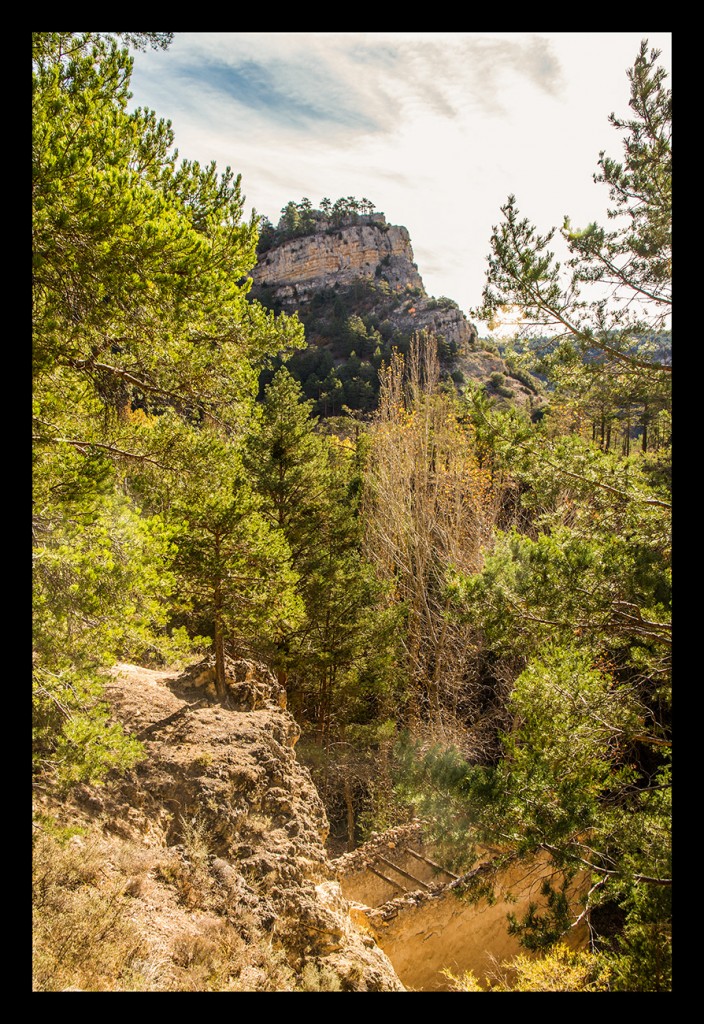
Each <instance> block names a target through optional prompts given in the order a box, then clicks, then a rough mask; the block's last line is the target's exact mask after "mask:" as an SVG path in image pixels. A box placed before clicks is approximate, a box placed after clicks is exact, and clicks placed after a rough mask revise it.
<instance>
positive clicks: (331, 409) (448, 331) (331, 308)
mask: <svg viewBox="0 0 704 1024" xmlns="http://www.w3.org/2000/svg"><path fill="white" fill-rule="evenodd" d="M251 276H252V281H253V285H252V292H251V295H252V298H254V299H256V300H258V301H260V302H261V303H262V304H263V305H265V306H267V307H268V308H270V309H273V310H275V311H277V312H285V313H297V314H298V316H299V318H300V320H301V321H302V322H303V324H304V325H305V329H306V340H307V347H306V348H305V349H304V350H303V351H302V352H297V353H295V354H294V355H293V357H292V358H291V359H290V361H289V363H288V366H289V369H290V370H291V372H292V374H293V376H294V377H295V378H296V379H297V380H299V381H300V383H301V384H302V386H303V389H304V391H305V394H306V397H308V398H310V399H313V400H314V401H315V402H316V403H317V404H316V410H315V411H316V412H317V413H318V414H320V415H322V416H327V415H337V414H339V413H340V412H341V411H342V410H343V408H347V409H350V410H356V411H360V412H362V413H366V412H370V411H371V410H372V409H374V408H375V407H376V403H377V399H378V374H379V370H380V369H381V366H382V364H386V365H388V363H389V361H390V358H391V353H392V351H393V349H398V350H399V351H400V352H402V353H407V352H408V349H409V346H410V341H411V338H412V337H413V335H414V334H415V333H417V332H428V333H429V334H431V335H433V336H435V337H436V338H437V342H438V351H439V355H440V359H441V365H442V368H443V374H444V377H445V379H446V380H451V381H452V382H453V383H454V385H455V386H456V387H457V388H458V389H460V390H463V389H464V388H466V387H467V386H470V385H475V386H476V385H481V386H482V387H484V388H485V389H486V391H487V394H488V395H489V396H490V397H491V398H493V399H494V400H495V401H496V402H497V404H499V405H502V404H503V405H506V404H515V405H518V406H520V407H522V408H524V409H525V410H527V411H528V412H529V413H530V412H533V411H535V410H536V409H538V408H540V407H541V406H542V405H543V404H544V398H543V396H542V395H541V386H540V383H539V382H538V381H537V379H536V380H535V381H533V380H532V379H531V378H529V377H527V375H525V374H522V375H521V379H518V378H517V377H516V376H514V371H512V370H511V369H510V368H509V366H508V365H507V363H506V362H505V360H504V359H503V358H502V357H501V356H500V355H499V354H498V352H496V351H492V350H489V348H488V347H485V346H484V345H483V343H482V342H481V341H480V340H479V338H478V335H477V330H476V327H475V326H474V324H472V323H471V322H470V321H469V320H468V319H467V317H466V316H465V315H464V313H463V312H462V310H461V309H460V308H459V306H458V305H457V303H456V302H454V301H453V300H452V299H450V298H447V297H446V296H441V297H440V298H435V297H433V296H429V295H428V293H427V292H426V289H425V286H424V284H423V279H422V277H421V275H420V273H419V270H418V266H417V264H416V263H415V261H414V254H413V248H412V245H411V239H410V236H409V233H408V230H407V228H405V227H403V226H397V225H392V224H388V223H387V221H386V217H385V216H384V214H383V213H370V214H365V215H359V214H348V215H346V216H341V217H338V218H337V219H336V220H335V221H334V222H333V221H330V220H329V219H327V218H325V217H324V216H323V215H322V214H321V212H320V211H313V214H312V215H311V219H310V222H309V227H308V228H307V229H306V228H301V227H299V228H298V229H297V231H296V233H295V234H294V235H293V237H290V233H289V232H287V231H286V230H285V225H284V218H282V222H281V223H280V225H279V227H278V229H271V230H269V231H268V232H264V233H263V235H262V241H260V247H259V258H258V261H257V265H256V266H255V268H254V269H253V271H252V275H251Z"/></svg>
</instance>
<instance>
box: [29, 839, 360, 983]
mask: <svg viewBox="0 0 704 1024" xmlns="http://www.w3.org/2000/svg"><path fill="white" fill-rule="evenodd" d="M233 874H234V872H233ZM33 918H34V920H33V935H34V940H33V941H34V950H33V961H34V971H33V990H34V991H37V992H56V991H66V990H72V989H73V990H75V989H78V990H82V991H92V992H106V991H112V992H138V991H151V992H244V991H255V992H275V991H339V990H340V982H339V979H338V978H337V976H336V975H335V974H334V973H333V972H332V971H329V970H326V969H325V968H322V969H321V968H319V967H318V966H317V965H314V964H312V963H309V964H307V965H303V967H302V968H301V969H300V970H298V971H297V970H296V969H294V967H293V966H292V965H291V964H290V963H289V961H288V960H287V958H286V955H285V953H284V952H283V950H282V949H281V948H278V947H277V944H276V940H275V929H273V928H272V929H271V930H269V931H267V930H266V929H264V928H263V927H262V924H261V921H259V920H258V919H257V916H256V914H255V913H254V912H253V911H252V910H251V909H250V908H249V907H248V906H247V903H246V901H243V899H242V892H241V889H239V888H238V886H237V884H236V883H235V882H234V881H233V880H232V879H228V878H227V877H223V874H222V871H220V872H219V871H218V864H217V859H216V858H215V859H213V858H212V856H211V855H210V852H209V848H208V837H207V833H206V831H205V829H204V828H203V827H202V826H201V825H199V824H198V822H195V823H192V822H187V823H184V829H183V843H182V844H181V846H180V847H179V848H171V849H166V848H163V849H161V850H155V849H154V848H153V847H149V848H147V847H145V846H144V845H143V844H141V843H140V842H137V841H134V840H125V839H123V838H117V837H109V836H106V835H105V834H103V833H101V832H100V830H99V829H98V828H97V827H95V826H94V827H93V828H91V829H81V830H77V829H64V830H61V829H59V828H57V827H55V826H52V825H51V823H50V822H48V821H47V820H46V819H45V820H43V821H42V823H41V824H39V825H35V838H34V848H33Z"/></svg>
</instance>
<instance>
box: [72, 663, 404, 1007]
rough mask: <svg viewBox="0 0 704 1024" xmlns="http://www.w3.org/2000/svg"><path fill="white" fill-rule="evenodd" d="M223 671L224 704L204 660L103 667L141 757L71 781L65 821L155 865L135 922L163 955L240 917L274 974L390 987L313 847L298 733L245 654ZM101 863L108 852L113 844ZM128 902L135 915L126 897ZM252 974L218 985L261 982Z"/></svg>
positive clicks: (346, 986) (278, 692)
mask: <svg viewBox="0 0 704 1024" xmlns="http://www.w3.org/2000/svg"><path fill="white" fill-rule="evenodd" d="M227 670H228V691H229V694H228V701H227V702H226V703H229V704H230V705H231V706H226V705H225V704H223V703H216V702H214V701H213V700H212V695H211V692H210V691H211V687H212V680H213V664H212V662H211V661H209V660H206V661H204V662H201V663H200V664H199V665H197V666H195V667H194V668H193V669H191V670H190V671H188V672H184V673H180V674H178V675H176V674H168V673H165V672H155V671H150V670H147V669H143V668H139V667H137V666H134V665H119V666H117V667H116V669H115V670H114V672H113V675H112V678H111V679H110V681H109V683H108V685H107V689H106V696H107V698H108V699H109V701H110V704H111V706H112V708H113V711H114V715H115V718H116V719H117V720H119V721H120V722H121V723H122V724H123V725H124V726H125V727H126V729H127V730H128V731H129V732H130V733H131V734H133V735H135V736H137V737H138V738H139V739H140V740H141V741H142V742H143V744H144V748H145V751H146V755H147V756H146V758H145V759H144V760H143V761H142V762H141V764H139V765H138V766H137V767H136V768H135V769H133V770H132V771H131V772H130V773H129V774H128V775H127V777H121V778H116V779H115V780H113V781H112V782H111V783H110V784H109V785H107V786H105V787H100V788H96V787H89V786H83V787H81V788H80V789H79V790H78V791H77V794H76V798H75V799H76V802H75V806H74V807H73V808H72V812H73V815H74V817H73V821H74V823H75V821H76V820H80V819H82V820H83V821H84V822H86V823H92V824H93V825H94V826H97V827H98V828H99V829H100V830H102V832H103V833H104V834H105V835H106V836H107V835H108V834H109V835H110V836H112V837H113V843H114V841H115V837H118V838H121V839H122V840H124V841H125V842H129V843H131V844H133V846H134V845H135V844H136V845H138V846H139V848H140V849H144V850H151V851H152V854H153V858H154V865H155V866H156V865H157V864H158V863H161V864H162V867H161V869H160V870H156V868H155V871H152V872H150V873H149V876H150V877H149V880H148V883H147V882H146V881H145V880H144V878H142V880H141V882H140V887H141V889H142V890H143V893H142V897H144V899H145V900H146V896H145V893H147V892H148V893H149V898H150V900H151V903H149V904H148V901H147V902H145V903H144V912H143V917H144V920H145V921H146V920H147V918H148V922H149V923H148V928H147V931H149V930H150V929H151V930H152V931H153V930H154V929H157V930H158V929H161V939H160V942H161V944H162V946H163V947H164V953H163V957H165V958H168V957H169V956H171V955H172V950H173V948H174V947H175V946H176V945H178V943H179V942H181V941H182V938H183V935H184V934H189V933H192V932H193V931H194V930H195V931H196V932H198V929H199V928H201V926H202V928H203V929H208V930H209V931H208V934H210V933H212V931H213V929H217V928H220V927H221V926H222V927H225V926H226V925H227V922H228V920H230V919H232V920H235V919H237V920H239V919H240V918H241V915H242V914H243V913H245V912H246V914H247V915H248V917H247V920H248V921H249V922H250V925H251V928H252V929H254V931H255V932H256V933H257V935H258V936H259V939H258V941H259V942H260V944H261V943H262V941H263V942H264V944H265V945H268V946H269V947H271V948H272V949H273V950H274V951H277V955H278V956H279V957H282V958H283V960H284V961H285V966H286V970H287V971H288V972H289V973H288V975H287V977H289V978H290V977H295V978H300V977H302V976H304V975H305V972H306V971H308V974H310V972H311V971H312V972H313V975H314V977H316V978H326V979H330V978H333V979H334V980H335V987H336V988H337V990H341V991H362V992H370V991H396V992H398V991H404V987H403V985H402V984H401V982H400V981H399V979H398V978H397V976H396V974H395V972H394V970H393V968H392V966H391V964H390V961H389V960H388V958H387V957H386V955H385V954H384V953H383V952H382V951H381V949H380V948H379V947H378V945H377V944H376V942H375V941H374V939H373V938H372V937H371V935H370V933H369V931H368V930H364V929H360V928H359V927H358V926H357V925H356V924H355V922H354V921H353V919H352V916H351V913H350V906H349V904H348V901H347V900H346V899H345V898H344V897H343V895H342V892H341V889H340V886H339V882H338V881H337V878H336V875H335V872H334V870H333V868H332V866H331V863H330V861H329V859H328V856H327V854H326V850H325V839H326V837H327V834H328V821H327V818H326V814H325V810H324V808H323V805H322V802H321V800H320V797H319V796H318V793H317V791H316V788H315V786H314V784H313V782H312V780H311V776H310V774H309V772H308V770H307V769H306V768H304V767H303V766H302V765H300V764H299V763H298V761H297V759H296V755H295V752H294V745H295V743H296V740H297V738H298V735H299V729H298V726H297V725H296V723H295V722H294V720H293V718H292V717H291V715H290V714H289V713H288V712H287V711H286V710H285V709H284V707H283V706H282V705H283V703H284V700H283V691H282V689H281V687H280V686H279V684H278V683H277V681H276V679H275V677H274V676H273V675H272V674H271V673H270V672H268V670H267V669H265V668H264V667H263V666H260V665H257V664H255V663H253V662H249V661H228V664H227ZM62 810H63V813H64V815H65V814H68V813H69V810H70V809H69V808H68V807H64V808H63V809H62ZM109 858H110V861H111V862H113V863H114V862H116V861H117V860H119V859H120V855H117V854H115V852H114V848H113V849H112V852H111V853H110V855H109ZM165 858H168V862H167V863H168V870H167V869H166V868H165V867H164V863H165ZM164 879H166V880H167V882H168V883H169V884H168V885H165V884H164ZM174 887H175V888H174ZM133 906H134V911H133V916H134V917H135V918H139V917H140V914H141V912H140V909H139V907H140V896H139V895H138V894H137V893H135V899H134V901H133ZM157 907H158V909H157ZM142 924H143V925H144V921H142ZM145 927H146V925H145ZM150 941H152V939H151V934H150ZM95 955H96V956H100V950H96V952H95ZM243 970H244V968H243ZM252 970H253V971H254V973H253V974H251V972H250V974H251V977H249V976H247V973H246V971H245V974H244V975H242V974H241V972H240V974H238V976H237V978H235V979H234V981H232V982H231V984H232V985H233V986H234V987H235V988H238V989H242V988H244V989H247V988H248V987H250V986H251V988H252V989H253V990H265V991H266V990H271V982H270V981H269V982H267V981H266V979H262V977H261V974H262V972H261V970H259V975H257V971H256V970H254V968H252Z"/></svg>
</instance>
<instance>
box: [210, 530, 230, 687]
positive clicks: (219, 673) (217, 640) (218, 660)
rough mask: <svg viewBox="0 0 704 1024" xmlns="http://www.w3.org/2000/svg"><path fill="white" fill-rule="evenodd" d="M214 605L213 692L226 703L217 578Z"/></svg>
mask: <svg viewBox="0 0 704 1024" xmlns="http://www.w3.org/2000/svg"><path fill="white" fill-rule="evenodd" d="M215 558H216V564H219V561H220V538H219V537H217V536H216V538H215ZM214 605H215V614H214V616H213V618H214V623H213V629H214V637H213V643H214V646H215V691H216V693H217V695H218V699H219V700H221V701H226V700H227V686H226V684H225V636H224V634H223V628H222V589H221V586H220V580H219V578H218V579H216V580H215V593H214Z"/></svg>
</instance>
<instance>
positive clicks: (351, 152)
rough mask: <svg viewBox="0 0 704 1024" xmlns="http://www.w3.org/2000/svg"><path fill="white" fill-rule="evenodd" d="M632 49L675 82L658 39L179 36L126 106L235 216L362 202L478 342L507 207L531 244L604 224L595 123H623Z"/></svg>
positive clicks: (607, 131)
mask: <svg viewBox="0 0 704 1024" xmlns="http://www.w3.org/2000/svg"><path fill="white" fill-rule="evenodd" d="M643 39H647V40H648V43H649V46H650V48H654V49H658V50H660V51H661V56H660V58H659V63H660V64H661V65H662V66H663V67H664V68H665V69H666V71H667V72H668V74H671V60H672V33H669V32H562V33H553V32H536V33H525V32H481V33H479V32H446V33H444V32H439V33H431V32H364V33H357V32H300V33H290V32H243V33H227V32H195V33H194V32H183V33H181V32H178V33H175V34H174V39H173V42H172V43H171V45H170V47H169V48H168V49H167V50H165V51H161V50H160V51H154V50H148V51H146V52H144V53H136V54H135V66H134V72H133V76H132V83H131V89H132V94H133V99H132V101H131V106H132V107H136V106H142V107H149V108H150V109H152V110H155V111H156V113H157V114H158V115H159V116H160V117H163V118H166V119H168V120H170V121H171V123H172V126H173V130H174V135H175V146H176V147H177V148H178V151H179V156H180V157H182V158H187V159H190V160H198V161H199V162H200V163H201V164H207V163H210V161H212V160H214V161H215V162H216V163H217V165H218V168H219V169H220V170H224V169H225V167H227V166H229V167H231V168H232V170H233V171H234V172H235V174H240V175H241V176H242V192H243V194H244V196H245V216H247V217H249V215H250V214H251V212H252V210H255V211H256V212H257V214H261V215H264V216H266V217H268V218H269V220H271V221H272V222H273V223H274V224H276V223H277V222H278V220H279V217H280V215H281V210H282V207H284V206H285V205H286V203H288V202H289V201H291V200H293V201H295V202H300V201H301V199H303V198H304V197H307V198H309V199H310V200H311V202H312V203H313V206H314V207H318V206H319V204H320V200H321V199H322V198H323V197H328V198H330V199H331V200H332V201H333V202H334V201H335V200H336V199H339V198H340V197H343V196H354V197H355V198H357V199H362V198H367V199H369V200H371V201H372V203H374V205H375V207H376V209H377V210H378V211H381V212H383V213H384V214H385V215H386V219H387V221H388V222H389V223H390V224H400V225H404V226H405V227H406V228H407V229H408V231H409V233H410V238H411V245H412V248H413V252H414V258H415V262H416V264H417V265H418V270H419V272H420V275H421V277H422V278H423V283H424V284H425V287H426V290H427V292H428V293H429V294H430V295H434V296H436V297H439V296H441V295H445V296H447V297H448V298H451V299H454V301H455V302H457V303H458V305H459V306H460V308H461V309H462V310H463V311H464V312H465V313H466V314H467V315H468V316H469V317H470V319H474V320H475V322H476V323H477V324H478V326H479V327H480V332H482V327H484V326H485V325H482V323H481V322H480V321H478V320H477V318H475V317H472V316H471V311H472V309H473V308H474V307H476V306H478V305H479V304H480V302H481V296H482V289H483V287H484V283H485V277H486V267H487V262H486V261H487V256H488V254H489V252H490V238H491V232H492V227H493V226H494V225H496V224H498V223H500V220H501V206H502V205H503V204H504V203H505V202H506V199H507V198H508V196H509V195H510V194H513V195H515V196H516V202H517V206H518V209H519V211H520V213H521V215H522V216H525V217H527V218H528V219H529V220H530V221H531V222H532V223H533V224H535V225H536V227H537V228H538V230H539V231H540V232H541V233H542V232H544V231H547V230H548V229H549V228H551V227H553V226H557V227H559V226H561V225H562V222H563V219H564V217H565V215H568V216H569V217H570V219H571V222H572V225H573V226H575V227H582V226H586V224H587V223H589V222H591V221H594V220H596V221H599V222H602V223H603V222H605V220H606V208H607V206H608V189H607V187H606V186H605V185H603V184H595V183H594V180H593V176H594V174H595V173H596V171H597V170H598V159H599V154H600V152H602V151H605V152H606V154H607V155H608V156H611V157H614V158H616V159H621V158H622V155H623V148H622V133H620V132H618V131H617V130H616V129H615V128H613V127H612V126H611V125H610V124H609V121H608V117H609V114H610V113H612V112H614V113H616V114H617V115H627V114H628V100H629V82H628V79H627V75H626V72H627V70H628V68H630V67H631V66H632V64H633V62H634V60H635V57H636V55H637V54H638V51H639V48H640V43H641V40H643ZM667 84H668V86H669V87H671V82H670V80H669V79H668V83H667ZM482 333H488V332H486V331H484V332H482Z"/></svg>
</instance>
